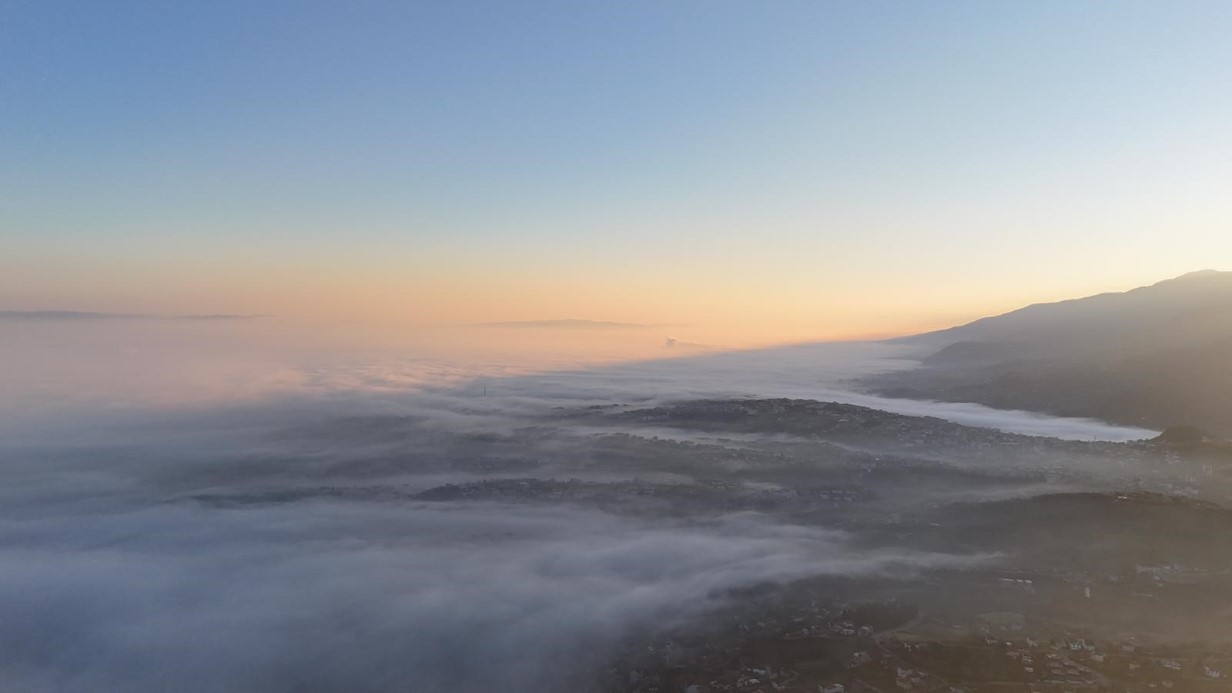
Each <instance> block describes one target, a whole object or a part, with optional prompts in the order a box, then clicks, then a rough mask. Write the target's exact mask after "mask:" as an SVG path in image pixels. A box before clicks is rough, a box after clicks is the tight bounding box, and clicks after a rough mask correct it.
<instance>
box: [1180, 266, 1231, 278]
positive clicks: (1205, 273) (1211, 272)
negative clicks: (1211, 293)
mask: <svg viewBox="0 0 1232 693" xmlns="http://www.w3.org/2000/svg"><path fill="white" fill-rule="evenodd" d="M1225 274H1227V275H1232V272H1220V271H1219V270H1217V269H1204V270H1197V271H1196V272H1186V273H1185V274H1182V275H1181V276H1179V277H1177V278H1176V280H1185V279H1209V278H1210V277H1218V276H1220V275H1225ZM1176 280H1174V281H1176Z"/></svg>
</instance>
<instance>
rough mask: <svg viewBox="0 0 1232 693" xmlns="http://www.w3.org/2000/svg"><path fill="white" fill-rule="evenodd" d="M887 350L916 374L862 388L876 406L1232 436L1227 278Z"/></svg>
mask: <svg viewBox="0 0 1232 693" xmlns="http://www.w3.org/2000/svg"><path fill="white" fill-rule="evenodd" d="M895 341H897V342H899V343H902V344H906V345H910V346H913V347H916V348H918V349H919V353H920V358H921V363H922V365H921V367H920V368H918V369H915V370H909V371H902V372H896V373H890V374H884V375H879V376H875V377H872V378H868V379H867V380H866V381H865V384H866V385H867V386H868V387H870V388H871V389H873V390H875V391H877V392H879V393H881V394H885V395H887V396H893V397H906V398H922V399H935V400H942V401H951V402H978V403H981V404H986V405H988V406H992V407H996V408H1002V409H1026V410H1030V411H1042V412H1048V413H1051V414H1056V415H1060V416H1085V417H1093V418H1098V419H1102V420H1106V421H1113V422H1117V423H1122V424H1127V425H1135V426H1146V427H1153V428H1157V429H1162V428H1166V427H1169V426H1175V425H1180V424H1189V425H1195V426H1199V427H1202V428H1205V429H1208V430H1210V431H1214V432H1215V433H1217V434H1219V435H1222V436H1228V435H1232V406H1230V405H1232V272H1215V271H1209V270H1208V271H1203V272H1195V273H1192V274H1187V275H1184V276H1182V277H1178V278H1176V279H1171V280H1167V281H1163V282H1159V283H1158V284H1154V285H1152V286H1147V287H1142V288H1138V289H1134V290H1132V291H1127V292H1124V293H1108V294H1101V295H1098V296H1092V297H1089V298H1083V299H1076V300H1070V301H1062V302H1059V303H1047V304H1037V305H1032V306H1028V307H1026V308H1023V309H1021V310H1017V311H1014V312H1011V313H1007V314H1005V315H1000V316H996V317H991V318H984V319H982V320H977V321H975V322H972V323H969V324H967V325H963V326H960V327H954V328H950V329H947V330H941V331H938V332H931V333H928V334H923V335H917V336H915V337H908V338H904V339H900V340H895Z"/></svg>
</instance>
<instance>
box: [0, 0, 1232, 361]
mask: <svg viewBox="0 0 1232 693" xmlns="http://www.w3.org/2000/svg"><path fill="white" fill-rule="evenodd" d="M1229 37H1232V3H1229V2H1226V1H1224V0H1215V1H1211V2H1157V1H1155V2H1136V1H1126V0H1118V1H1116V2H1112V1H1107V2H1103V1H1096V2H1074V1H1072V0H1064V1H1043V2H1040V1H1034V0H1033V1H1031V2H1026V1H1024V2H1014V3H1011V2H967V1H964V2H914V1H913V2H837V1H835V2H822V1H818V0H810V1H808V2H790V1H782V2H756V1H749V0H740V1H728V0H704V1H703V0H674V1H673V0H655V1H644V2H630V1H619V2H616V1H613V2H594V1H579V0H571V1H568V2H564V1H562V2H543V1H538V0H523V1H509V0H500V1H493V2H466V1H445V0H441V1H439V2H407V1H402V2H362V1H348V2H307V1H294V2H270V1H261V0H235V1H230V0H229V1H211V2H165V1H163V0H159V1H149V2H123V1H120V2H93V1H89V2H87V1H82V2H59V1H56V0H4V1H3V2H0V309H7V310H31V309H72V310H102V311H119V312H141V313H147V312H158V313H213V312H224V313H270V314H275V315H278V316H286V317H293V318H302V319H314V320H316V319H319V320H351V321H356V320H358V321H374V322H382V323H391V324H405V325H407V326H412V325H417V324H449V323H470V322H479V321H501V320H543V319H557V318H582V319H592V320H613V321H628V322H638V323H670V324H687V325H695V326H704V327H706V328H707V329H709V330H711V331H717V332H727V333H730V334H731V335H744V337H736V336H733V337H732V339H731V340H729V341H731V342H738V341H740V340H741V339H745V340H747V341H748V342H750V343H753V342H757V343H765V342H768V341H776V340H777V341H787V340H798V339H807V338H827V337H851V336H861V335H872V334H893V333H901V332H912V331H918V330H921V329H925V328H930V327H936V326H943V325H948V324H953V323H957V322H962V321H965V320H968V319H971V318H974V317H978V316H980V315H983V314H988V313H994V312H1001V311H1004V310H1008V309H1012V308H1015V307H1017V306H1019V305H1021V304H1025V303H1029V302H1034V301H1039V300H1053V299H1058V298H1066V297H1072V296H1078V295H1084V294H1090V293H1095V292H1098V291H1105V290H1121V289H1127V288H1131V287H1133V286H1137V285H1141V284H1147V283H1152V282H1154V281H1157V280H1160V279H1164V278H1167V277H1170V276H1174V275H1178V274H1182V273H1184V272H1187V271H1191V270H1197V269H1203V268H1206V267H1216V268H1219V269H1227V268H1229V265H1232V263H1230V262H1229V259H1230V258H1232V40H1230V38H1229Z"/></svg>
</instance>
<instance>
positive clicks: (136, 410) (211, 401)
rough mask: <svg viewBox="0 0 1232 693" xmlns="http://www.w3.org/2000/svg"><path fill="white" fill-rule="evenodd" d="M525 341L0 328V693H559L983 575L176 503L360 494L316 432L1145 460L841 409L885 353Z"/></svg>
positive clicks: (575, 519)
mask: <svg viewBox="0 0 1232 693" xmlns="http://www.w3.org/2000/svg"><path fill="white" fill-rule="evenodd" d="M530 332H533V333H530V334H523V333H517V332H516V331H509V330H492V329H487V330H485V329H480V328H469V329H458V330H439V331H431V332H418V333H407V332H400V331H376V330H371V329H367V328H362V327H359V326H332V327H330V328H328V329H327V328H323V327H320V326H311V325H289V324H283V323H280V322H277V321H272V320H255V321H220V320H211V321H163V320H153V319H148V320H112V319H98V320H90V321H14V322H9V323H5V324H0V383H3V384H4V387H3V389H2V390H0V653H2V654H0V690H13V691H82V692H85V691H101V690H123V691H137V692H144V691H150V692H153V691H168V690H193V691H297V690H314V691H315V690H320V691H332V690H338V691H343V690H345V691H389V690H415V691H426V692H432V691H459V692H462V693H468V692H470V691H489V690H495V689H501V690H512V691H574V690H579V689H578V688H577V686H578V680H577V678H576V677H577V676H579V675H581V672H584V671H586V670H587V669H588V667H592V666H599V665H601V664H602V663H603V661H602V658H603V657H604V656H606V655H607V654H608V653H610V648H612V647H614V646H615V645H616V644H617V642H618V641H619V640H620V639H621V638H622V637H624V636H626V635H628V634H630V633H637V632H641V631H642V630H644V629H646V628H648V627H651V626H654V627H662V626H666V625H670V624H672V623H675V622H679V621H683V620H686V619H690V618H693V617H695V616H696V615H697V614H699V613H702V612H705V611H706V610H707V609H710V608H713V607H714V606H715V602H716V600H717V599H721V597H719V596H716V595H722V594H724V592H725V590H729V589H732V588H738V587H742V586H748V585H752V584H759V583H765V582H785V581H790V580H794V579H799V578H803V577H809V576H819V575H843V576H867V575H894V576H906V575H910V574H912V572H913V571H917V570H928V569H931V568H936V567H961V566H964V565H971V564H974V563H977V562H980V561H982V560H984V558H983V557H978V556H954V555H944V554H933V553H927V552H917V551H911V550H906V549H903V550H886V549H882V550H876V551H874V550H869V549H867V548H859V547H857V546H856V545H855V544H853V543H852V542H849V541H848V537H847V536H846V535H845V534H844V533H842V532H839V531H831V530H826V529H823V528H819V527H801V526H794V525H788V524H783V523H782V522H781V521H776V520H774V519H772V518H770V517H766V516H761V515H758V514H750V513H737V514H733V515H725V516H719V517H710V518H705V519H696V518H695V519H692V520H690V521H687V522H686V521H682V520H679V519H668V518H642V517H631V516H628V515H614V514H609V513H605V512H602V511H601V510H599V509H591V508H581V507H545V506H536V505H505V504H500V503H483V504H473V503H472V504H464V503H453V502H443V503H425V502H412V501H406V502H401V503H375V502H373V503H366V502H340V501H337V500H329V499H327V498H316V499H305V500H302V501H297V502H278V503H258V504H250V505H237V506H228V505H217V504H211V503H208V502H202V501H201V500H198V499H200V498H203V497H208V496H210V495H217V494H227V493H240V492H248V491H251V490H253V489H278V488H281V487H284V486H287V485H291V484H294V483H298V482H300V481H301V480H303V479H306V478H307V479H315V478H324V477H322V476H321V475H327V478H329V479H331V482H330V483H336V484H345V483H354V484H362V483H369V482H370V480H371V479H370V477H371V475H372V474H373V471H372V469H371V468H370V467H364V466H363V465H362V464H358V463H357V460H358V461H359V462H360V463H362V462H363V458H364V455H365V450H366V447H365V446H368V445H369V444H370V442H371V441H369V440H367V438H366V434H365V429H363V428H362V427H360V428H359V429H358V431H355V430H352V429H348V428H346V427H345V426H344V427H342V428H331V425H332V424H331V422H336V421H347V420H353V419H356V418H359V419H360V420H362V417H365V416H390V417H395V418H396V417H407V418H408V419H413V420H414V421H415V422H416V423H415V428H414V429H413V435H414V436H422V441H423V442H422V444H421V445H422V449H420V450H418V451H417V452H420V453H425V454H426V453H430V452H432V451H433V450H435V449H437V448H439V449H441V450H447V449H448V448H449V445H450V444H451V443H450V442H449V441H450V440H451V436H461V435H463V434H472V433H481V434H485V435H487V434H503V433H507V432H508V431H510V430H512V427H513V426H515V425H526V424H525V421H526V419H527V417H538V419H537V420H540V421H547V422H548V424H547V425H549V426H550V421H551V419H550V416H551V414H552V412H553V411H554V408H556V407H572V406H577V405H591V404H608V403H627V404H628V403H632V404H636V403H654V402H659V401H669V400H673V399H682V398H691V397H714V396H776V397H777V396H789V397H811V398H818V399H832V400H838V401H845V402H853V403H857V404H864V405H867V406H873V407H878V408H883V409H887V410H890V411H897V412H902V413H909V414H926V415H933V416H940V417H943V418H947V419H950V420H953V421H958V422H961V423H968V424H975V425H984V426H996V427H999V428H1004V429H1006V430H1014V431H1021V432H1028V433H1040V434H1047V435H1060V436H1066V437H1079V438H1103V439H1110V440H1121V439H1126V438H1133V437H1141V436H1144V435H1148V434H1149V433H1147V432H1143V431H1135V430H1131V429H1125V428H1121V427H1116V426H1109V425H1107V424H1103V423H1099V422H1095V421H1084V420H1073V419H1058V418H1054V417H1046V416H1040V415H1035V414H1029V413H1025V412H1001V411H994V410H991V409H987V408H984V407H978V406H975V405H953V404H938V403H932V402H910V401H903V400H887V399H884V398H877V397H872V396H869V395H864V394H859V393H858V392H855V391H852V390H851V389H849V388H848V387H847V383H849V381H850V380H851V379H852V378H854V377H858V376H860V375H863V374H866V373H872V372H877V371H879V370H884V369H887V368H906V367H909V366H910V365H911V364H910V362H908V361H905V360H902V358H901V357H902V354H901V352H899V351H898V350H897V349H896V348H894V347H890V346H887V345H881V344H855V343H845V344H814V345H799V346H790V347H778V348H772V349H761V350H749V351H742V352H722V351H717V350H709V349H702V348H697V347H688V346H687V345H685V346H683V347H682V346H680V345H677V346H676V347H667V346H665V345H664V341H663V336H662V335H659V334H657V333H655V332H654V331H652V330H631V331H630V330H622V331H611V332H607V331H603V332H598V333H596V332H588V333H586V334H574V333H568V332H566V333H549V332H544V331H542V330H536V331H530ZM514 419H517V421H519V422H521V423H517V424H515V423H511V421H513V420H514ZM288 431H292V432H295V435H293V436H292V435H288V433H287V432H288ZM332 431H342V432H343V433H337V434H335V433H332ZM408 435H412V434H408ZM314 436H315V437H314ZM322 438H324V440H322ZM417 440H420V438H412V443H413V444H415V441H417ZM305 441H307V442H305ZM433 446H437V447H433ZM348 465H350V466H348ZM353 469H354V470H361V469H362V470H363V471H362V472H361V471H355V472H351V471H349V470H353ZM348 475H352V476H348Z"/></svg>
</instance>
